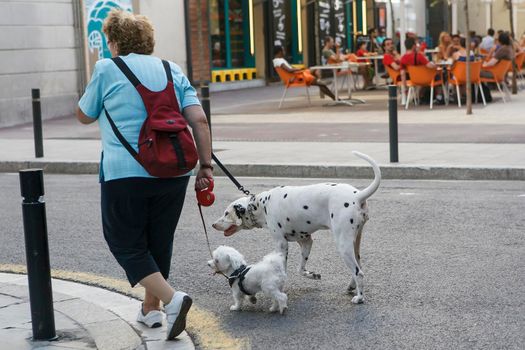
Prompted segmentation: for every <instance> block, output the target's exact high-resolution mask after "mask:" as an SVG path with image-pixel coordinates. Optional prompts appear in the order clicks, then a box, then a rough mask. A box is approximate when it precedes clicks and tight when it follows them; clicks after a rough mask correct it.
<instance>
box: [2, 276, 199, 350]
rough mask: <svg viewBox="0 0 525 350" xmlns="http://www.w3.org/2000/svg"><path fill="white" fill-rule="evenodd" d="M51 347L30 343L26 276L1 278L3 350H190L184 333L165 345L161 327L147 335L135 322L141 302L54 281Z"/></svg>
mask: <svg viewBox="0 0 525 350" xmlns="http://www.w3.org/2000/svg"><path fill="white" fill-rule="evenodd" d="M52 288H53V301H54V310H55V329H56V331H57V336H58V339H57V340H55V341H32V340H31V337H32V325H31V313H30V306H29V297H28V294H29V291H28V287H27V276H26V275H18V274H8V273H0V310H1V312H0V342H1V344H2V345H1V346H0V348H2V349H16V350H25V349H49V350H51V349H53V350H61V349H99V350H106V349H107V350H118V349H139V350H141V349H142V350H146V349H148V350H157V349H158V350H160V349H165V350H169V349H173V350H191V349H194V346H193V342H192V340H191V339H190V337H189V336H188V335H187V334H186V332H183V333H182V334H181V335H180V336H179V337H178V338H177V340H174V341H169V342H168V341H165V340H164V339H165V334H166V330H165V327H161V328H156V329H150V328H148V327H146V326H144V325H142V324H139V323H137V322H136V321H135V317H136V315H137V312H138V310H139V307H140V304H141V303H140V301H138V300H136V299H133V298H129V297H126V296H123V295H121V294H118V293H113V292H109V291H107V290H104V289H100V288H96V287H91V286H87V285H83V284H79V283H73V282H68V281H63V280H58V279H53V280H52Z"/></svg>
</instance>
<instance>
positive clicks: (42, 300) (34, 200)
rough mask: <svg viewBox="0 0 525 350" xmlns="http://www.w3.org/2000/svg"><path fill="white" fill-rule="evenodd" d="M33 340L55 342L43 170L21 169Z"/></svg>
mask: <svg viewBox="0 0 525 350" xmlns="http://www.w3.org/2000/svg"><path fill="white" fill-rule="evenodd" d="M19 175H20V191H21V194H22V197H23V200H22V216H23V221H24V236H25V244H26V260H27V278H28V284H29V302H30V306H31V323H32V326H33V340H52V339H56V332H55V316H54V313H53V292H52V289H51V268H50V264H49V246H48V240H47V223H46V205H45V202H44V200H43V199H42V196H43V195H44V177H43V172H42V169H26V170H20V172H19Z"/></svg>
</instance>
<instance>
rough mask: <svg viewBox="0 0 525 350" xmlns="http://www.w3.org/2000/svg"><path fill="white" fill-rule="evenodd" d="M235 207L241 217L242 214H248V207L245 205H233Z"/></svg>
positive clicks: (236, 212)
mask: <svg viewBox="0 0 525 350" xmlns="http://www.w3.org/2000/svg"><path fill="white" fill-rule="evenodd" d="M233 209H235V214H237V216H238V217H239V218H240V217H241V216H242V215H244V214H246V208H245V207H243V206H242V205H240V204H235V205H234V206H233Z"/></svg>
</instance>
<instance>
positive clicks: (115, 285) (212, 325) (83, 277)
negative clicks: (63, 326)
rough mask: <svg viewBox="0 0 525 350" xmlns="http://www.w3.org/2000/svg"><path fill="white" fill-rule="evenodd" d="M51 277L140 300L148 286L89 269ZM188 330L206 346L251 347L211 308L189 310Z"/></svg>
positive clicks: (10, 268)
mask: <svg viewBox="0 0 525 350" xmlns="http://www.w3.org/2000/svg"><path fill="white" fill-rule="evenodd" d="M0 272H8V273H19V274H26V273H27V270H26V267H25V266H24V265H12V264H0ZM51 277H53V278H58V279H62V280H66V281H73V282H79V283H83V284H87V285H90V286H96V287H100V288H104V289H108V290H111V291H114V292H117V293H121V294H124V295H127V296H130V297H133V298H136V299H139V300H144V288H142V287H136V288H131V286H130V285H129V283H128V282H127V281H124V280H119V279H115V278H111V277H106V276H98V275H95V274H91V273H85V272H72V271H65V270H51ZM186 331H187V332H188V333H189V334H190V335H191V337H192V338H193V339H196V341H195V342H196V343H198V344H199V347H200V348H203V349H210V350H211V349H213V350H215V349H217V350H222V349H224V350H227V349H228V350H229V349H236V350H237V349H238V350H241V349H248V348H250V346H249V339H248V338H238V339H236V338H234V337H232V336H231V335H230V334H228V333H227V332H225V331H224V330H222V328H221V326H220V321H219V319H218V318H217V317H216V316H215V315H214V314H213V313H211V312H209V311H206V310H204V309H202V308H200V307H198V306H196V305H195V304H193V307H192V308H191V310H190V312H189V313H188V325H187V327H186Z"/></svg>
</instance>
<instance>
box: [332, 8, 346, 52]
mask: <svg viewBox="0 0 525 350" xmlns="http://www.w3.org/2000/svg"><path fill="white" fill-rule="evenodd" d="M343 3H344V1H343V0H333V9H334V19H335V23H334V24H335V28H334V29H335V42H337V43H339V45H341V47H343V46H345V45H346V28H345V24H346V21H345V7H344V4H343Z"/></svg>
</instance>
